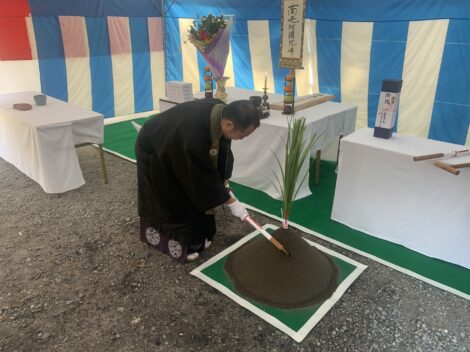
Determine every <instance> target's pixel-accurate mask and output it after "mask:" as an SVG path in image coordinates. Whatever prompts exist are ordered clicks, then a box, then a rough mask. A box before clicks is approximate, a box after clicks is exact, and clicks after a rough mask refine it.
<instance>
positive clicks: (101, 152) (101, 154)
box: [99, 144, 108, 184]
mask: <svg viewBox="0 0 470 352" xmlns="http://www.w3.org/2000/svg"><path fill="white" fill-rule="evenodd" d="M99 147H100V158H101V171H102V172H103V179H104V183H105V184H107V183H108V174H107V172H106V164H105V162H104V153H103V145H102V144H100V145H99Z"/></svg>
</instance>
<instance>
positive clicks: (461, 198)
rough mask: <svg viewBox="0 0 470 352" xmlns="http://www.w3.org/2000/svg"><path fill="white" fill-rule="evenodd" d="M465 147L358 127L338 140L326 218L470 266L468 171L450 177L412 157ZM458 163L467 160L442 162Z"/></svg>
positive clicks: (446, 173) (463, 158)
mask: <svg viewBox="0 0 470 352" xmlns="http://www.w3.org/2000/svg"><path fill="white" fill-rule="evenodd" d="M461 149H466V147H463V146H460V145H455V144H449V143H443V142H438V141H434V140H428V139H421V138H416V137H411V136H405V135H398V134H394V135H393V137H392V138H391V139H389V140H385V139H380V138H375V137H373V130H372V129H368V128H366V129H362V130H359V131H357V132H355V133H353V134H351V135H350V136H348V137H346V138H343V139H342V141H341V152H340V159H339V170H338V179H337V181H336V191H335V198H334V204H333V211H332V215H331V218H332V219H333V220H336V221H338V222H341V223H343V224H345V225H348V226H350V227H352V228H354V229H357V230H360V231H362V232H365V233H368V234H370V235H373V236H376V237H379V238H382V239H385V240H388V241H392V242H395V243H398V244H401V245H404V246H406V247H408V248H411V249H413V250H416V251H418V252H420V253H423V254H426V255H428V256H432V257H436V258H439V259H443V260H446V261H448V262H452V263H455V264H459V265H462V266H464V267H467V268H470V254H469V253H470V197H469V193H470V168H463V169H460V170H461V172H460V175H458V176H455V175H452V174H450V173H448V172H446V171H444V170H441V169H439V168H437V167H435V166H434V161H435V160H427V161H420V162H416V161H413V156H419V155H426V154H434V153H447V152H451V151H454V150H461ZM446 162H449V163H453V164H457V163H465V162H470V157H469V156H463V157H459V158H454V159H447V160H446Z"/></svg>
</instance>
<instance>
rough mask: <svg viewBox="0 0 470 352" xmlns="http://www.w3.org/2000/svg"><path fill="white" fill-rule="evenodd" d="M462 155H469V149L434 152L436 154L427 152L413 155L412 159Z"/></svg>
mask: <svg viewBox="0 0 470 352" xmlns="http://www.w3.org/2000/svg"><path fill="white" fill-rule="evenodd" d="M462 155H470V150H469V149H462V150H454V151H452V152H450V153H436V154H427V155H420V156H415V157H413V160H414V161H423V160H430V159H437V158H454V157H458V156H462Z"/></svg>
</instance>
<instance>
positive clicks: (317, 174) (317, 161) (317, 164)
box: [314, 149, 321, 185]
mask: <svg viewBox="0 0 470 352" xmlns="http://www.w3.org/2000/svg"><path fill="white" fill-rule="evenodd" d="M320 158H321V149H318V150H317V154H316V156H315V180H314V183H315V185H318V182H320Z"/></svg>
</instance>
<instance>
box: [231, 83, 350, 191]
mask: <svg viewBox="0 0 470 352" xmlns="http://www.w3.org/2000/svg"><path fill="white" fill-rule="evenodd" d="M227 93H228V96H229V98H228V99H229V102H230V101H233V100H238V99H248V98H249V97H250V96H252V95H262V94H263V93H260V92H254V91H250V90H245V89H239V88H227ZM282 100H283V96H282V95H280V94H269V102H271V103H274V102H279V101H282ZM356 113H357V106H355V105H350V104H341V103H335V102H325V103H322V104H319V105H315V106H312V107H310V108H307V109H304V110H301V111H299V112H297V113H295V117H305V118H306V124H307V131H306V133H305V139H306V140H308V139H310V137H311V136H312V135H313V134H316V135H317V136H318V139H317V141H316V142H315V144H314V145H313V148H312V152H314V151H316V150H318V149H323V148H324V147H326V146H327V145H328V144H329V143H330V142H331V141H333V140H335V139H338V138H339V136H341V135H343V136H346V135H348V134H350V133H352V132H353V131H354V129H355V125H356ZM289 116H291V115H283V114H282V112H281V111H279V110H273V109H271V115H270V116H269V117H268V118H266V119H262V120H261V125H260V127H259V128H257V129H256V130H255V132H253V134H251V135H250V136H248V137H247V138H245V139H243V140H236V141H232V151H233V154H234V157H235V164H234V169H233V174H232V178H231V180H233V181H234V182H237V183H240V184H242V185H245V186H248V187H251V188H254V189H258V190H261V191H263V192H265V193H267V194H269V195H270V196H271V197H273V198H276V199H279V193H278V191H277V190H276V188H275V187H274V185H273V182H274V183H276V176H277V177H278V178H279V179H280V178H281V172H280V169H279V166H278V164H277V161H276V157H277V158H278V159H279V160H280V161H281V163H283V160H284V157H285V149H284V148H285V147H284V141H286V140H287V132H288V120H289ZM275 156H276V157H275ZM309 162H310V160H309V158H307V160H306V161H305V163H304V165H303V166H302V171H301V175H303V174H304V173H306V172H307V173H308V169H309ZM275 175H276V176H275ZM308 179H309V177H308V176H307V177H306V179H305V181H304V182H303V183H302V185H301V187H300V190H299V193H298V194H297V197H296V199H300V198H303V197H306V196H308V195H310V194H311V191H310V188H309V186H308ZM299 183H300V180H299ZM276 185H277V184H276Z"/></svg>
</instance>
